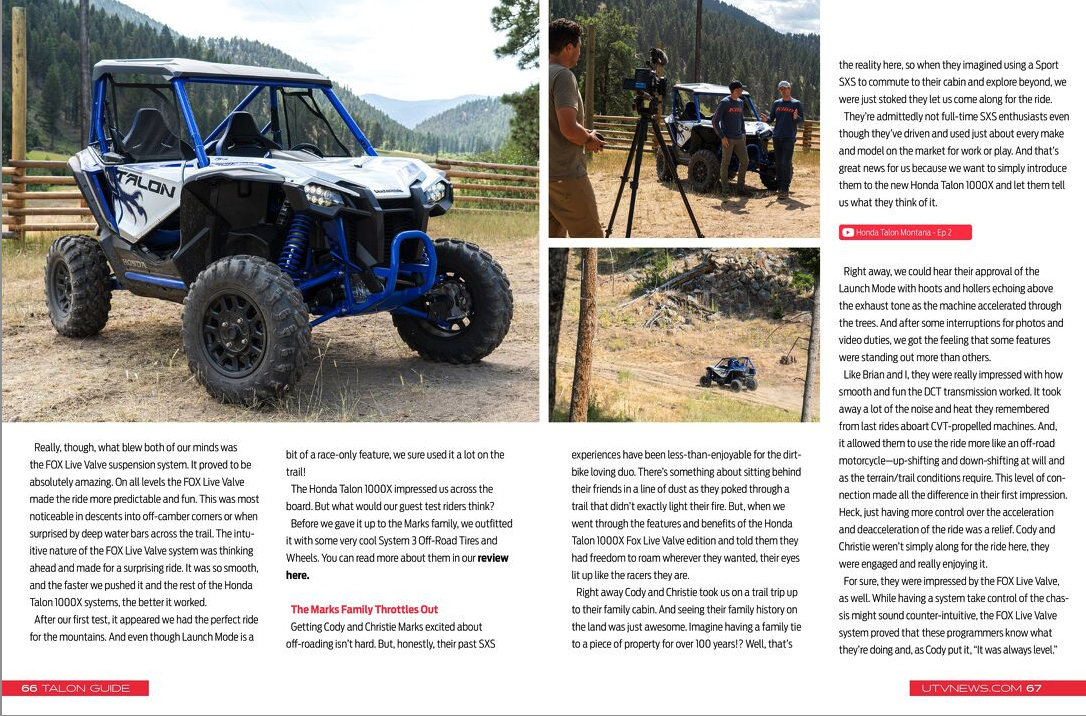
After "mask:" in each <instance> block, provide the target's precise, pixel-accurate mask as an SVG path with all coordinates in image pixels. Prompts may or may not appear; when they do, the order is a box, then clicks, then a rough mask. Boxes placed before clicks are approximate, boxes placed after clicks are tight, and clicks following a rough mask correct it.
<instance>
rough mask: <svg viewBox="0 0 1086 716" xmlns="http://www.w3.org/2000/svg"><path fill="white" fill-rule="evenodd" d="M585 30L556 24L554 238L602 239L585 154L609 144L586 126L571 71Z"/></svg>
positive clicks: (551, 81) (551, 73)
mask: <svg viewBox="0 0 1086 716" xmlns="http://www.w3.org/2000/svg"><path fill="white" fill-rule="evenodd" d="M581 32H582V31H581V26H580V25H578V24H577V23H575V22H573V21H572V20H566V19H564V18H561V19H558V20H555V21H553V22H552V23H551V24H550V47H549V53H550V65H549V67H548V72H547V79H548V86H549V88H550V89H549V99H550V105H549V108H548V112H549V115H550V116H549V119H550V121H549V128H548V131H549V146H550V163H549V165H548V168H549V176H548V182H547V185H548V196H549V198H550V215H549V217H548V218H549V234H550V236H552V237H559V238H561V237H565V236H567V235H568V236H570V237H573V238H601V237H603V229H602V228H601V226H600V219H599V210H598V209H597V207H596V194H595V192H593V191H592V184H591V183H589V181H588V167H587V166H586V163H585V152H586V151H588V152H598V151H600V150H601V149H603V147H604V142H603V140H602V139H601V138H600V136H599V135H598V134H596V133H595V132H590V131H589V130H587V129H585V126H584V113H585V107H584V100H583V99H582V98H581V92H580V90H579V89H578V88H577V78H576V76H574V74H573V72H571V71H570V69H571V68H572V67H575V66H576V65H577V62H578V60H580V57H581Z"/></svg>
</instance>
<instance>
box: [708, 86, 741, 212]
mask: <svg viewBox="0 0 1086 716" xmlns="http://www.w3.org/2000/svg"><path fill="white" fill-rule="evenodd" d="M728 89H729V90H731V94H730V95H729V96H727V97H725V98H724V99H723V100H721V102H720V105H719V106H717V108H716V111H715V112H713V129H715V130H716V134H717V136H718V137H720V147H721V152H720V189H721V191H724V192H726V191H727V188H728V165H729V164H731V161H732V155H733V154H734V155H735V156H736V157H738V158H739V174H738V175H736V178H735V192H736V193H737V194H745V193H746V191H747V161H748V159H747V127H746V123H745V122H744V121H743V114H744V112H743V110H744V107H745V105H744V103H743V89H744V87H743V83H742V82H738V81H736V82H732V83H731V84H730V85H728Z"/></svg>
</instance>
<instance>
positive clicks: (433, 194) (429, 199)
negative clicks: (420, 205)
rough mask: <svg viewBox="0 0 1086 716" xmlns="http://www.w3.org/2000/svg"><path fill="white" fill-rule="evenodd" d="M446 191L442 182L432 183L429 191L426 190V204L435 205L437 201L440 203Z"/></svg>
mask: <svg viewBox="0 0 1086 716" xmlns="http://www.w3.org/2000/svg"><path fill="white" fill-rule="evenodd" d="M447 191H448V190H447V188H446V187H445V182H443V181H437V182H434V184H433V186H431V187H430V188H429V189H427V190H426V203H428V204H436V203H438V202H439V201H441V200H442V199H444V198H445V194H446V193H447Z"/></svg>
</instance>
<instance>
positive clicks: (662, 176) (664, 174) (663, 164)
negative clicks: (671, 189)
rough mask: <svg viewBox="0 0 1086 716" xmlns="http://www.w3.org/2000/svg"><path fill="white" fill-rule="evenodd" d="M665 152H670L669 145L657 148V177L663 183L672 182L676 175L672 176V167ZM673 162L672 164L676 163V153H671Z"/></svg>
mask: <svg viewBox="0 0 1086 716" xmlns="http://www.w3.org/2000/svg"><path fill="white" fill-rule="evenodd" d="M664 152H668V153H670V152H671V149H670V148H668V147H657V148H656V179H657V180H658V181H659V182H660V183H661V184H670V183H671V180H672V179H673V178H674V177H672V176H671V169H670V168H668V166H667V158H666V157H665V156H664ZM671 162H672V164H674V163H675V155H674V154H672V155H671Z"/></svg>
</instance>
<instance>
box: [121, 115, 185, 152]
mask: <svg viewBox="0 0 1086 716" xmlns="http://www.w3.org/2000/svg"><path fill="white" fill-rule="evenodd" d="M121 144H122V146H123V148H124V151H125V153H126V154H127V155H128V156H129V157H131V161H133V162H165V161H169V160H171V159H184V160H186V161H187V160H189V159H195V158H196V152H195V151H193V149H192V147H190V146H189V145H188V144H187V143H185V142H183V141H181V138H180V137H178V136H177V135H176V134H174V133H173V132H172V131H170V128H169V127H168V126H166V120H165V119H163V117H162V112H159V111H158V110H157V109H155V108H154V107H144V108H143V109H139V110H136V116H135V117H133V118H132V128H131V129H129V130H128V134H127V135H126V136H125V137H124V139H122V140H121Z"/></svg>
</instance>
